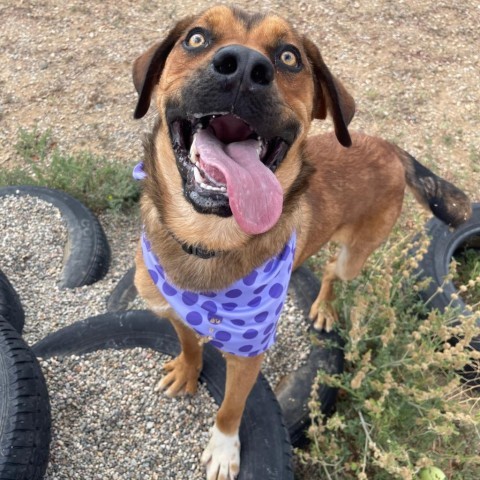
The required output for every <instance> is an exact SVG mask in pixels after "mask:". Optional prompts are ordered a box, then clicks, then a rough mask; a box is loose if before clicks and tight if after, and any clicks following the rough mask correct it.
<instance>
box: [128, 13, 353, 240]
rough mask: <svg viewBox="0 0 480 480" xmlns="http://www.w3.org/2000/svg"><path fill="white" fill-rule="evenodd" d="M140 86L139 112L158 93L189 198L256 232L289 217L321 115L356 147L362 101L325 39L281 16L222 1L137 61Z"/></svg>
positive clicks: (168, 157) (209, 211)
mask: <svg viewBox="0 0 480 480" xmlns="http://www.w3.org/2000/svg"><path fill="white" fill-rule="evenodd" d="M134 83H135V86H136V88H137V91H138V92H139V100H138V104H137V108H136V111H135V117H136V118H140V117H142V116H143V115H145V114H146V112H147V110H148V108H149V105H150V100H151V98H152V96H153V94H154V93H155V95H156V105H157V108H158V111H159V113H160V116H161V121H162V127H161V128H162V130H163V135H164V137H163V139H164V140H165V141H166V142H168V150H169V151H170V152H173V154H171V155H168V154H167V155H165V157H166V158H163V157H162V159H161V161H162V162H170V163H171V165H169V166H166V167H165V168H166V170H165V172H166V173H165V175H170V174H176V175H177V176H178V175H179V176H180V178H181V185H182V189H183V196H184V199H185V200H184V201H186V202H189V203H190V204H191V205H192V206H193V208H194V210H195V211H196V212H197V213H198V214H200V215H204V214H213V215H215V216H217V217H220V218H224V219H229V221H230V222H231V217H232V214H233V218H234V220H235V224H236V225H237V226H238V228H239V229H240V230H241V231H242V232H244V233H245V234H248V235H255V234H261V233H264V232H266V231H268V230H270V229H271V228H272V227H273V226H274V225H275V224H276V223H277V221H278V219H279V218H280V216H281V214H282V209H283V202H284V198H285V197H286V194H287V193H288V191H289V188H290V187H291V186H292V185H293V183H294V182H295V179H296V178H297V176H298V175H299V174H300V171H301V168H302V158H301V157H302V151H301V149H302V146H303V141H304V139H305V136H306V134H307V131H308V128H309V126H310V122H311V121H312V119H313V118H325V117H326V115H327V111H329V112H330V113H331V115H332V117H333V121H334V125H335V131H336V134H337V138H338V140H339V141H340V142H341V143H342V144H343V145H344V146H349V145H350V136H349V134H348V130H347V125H348V123H349V122H350V120H351V118H352V116H353V113H354V102H353V99H352V98H351V97H350V95H349V94H348V93H347V92H346V91H345V89H344V88H343V86H342V85H341V84H340V83H339V82H338V81H337V80H336V79H335V78H334V77H333V76H332V75H331V73H330V72H329V70H328V69H327V67H326V66H325V64H324V63H323V60H322V57H321V55H320V53H319V51H318V49H317V48H316V47H315V45H314V44H313V43H311V42H310V41H309V40H308V39H306V38H304V37H302V36H300V35H299V34H297V33H296V32H295V31H294V30H293V28H292V27H291V26H290V25H289V23H288V22H286V21H285V20H283V19H282V18H279V17H277V16H272V15H266V16H264V15H248V14H246V13H245V12H243V11H240V10H237V9H235V8H229V7H225V6H219V7H213V8H211V9H209V10H207V11H205V12H204V13H203V14H201V15H199V16H197V17H192V18H187V19H184V20H182V21H180V22H179V23H178V24H177V25H176V26H175V27H174V28H173V30H172V31H171V32H170V33H169V35H168V36H167V38H166V39H165V40H163V41H162V42H160V43H158V44H156V45H154V46H153V47H152V48H150V49H149V50H148V51H147V52H145V53H144V54H143V55H142V56H141V57H139V58H138V59H137V60H136V62H135V65H134ZM167 136H168V139H167ZM165 148H166V147H165V146H164V147H163V152H166V150H165ZM173 164H175V166H176V171H174V170H173V169H172V165H173Z"/></svg>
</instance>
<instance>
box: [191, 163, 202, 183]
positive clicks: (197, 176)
mask: <svg viewBox="0 0 480 480" xmlns="http://www.w3.org/2000/svg"><path fill="white" fill-rule="evenodd" d="M193 175H194V177H195V181H196V182H197V183H200V184H201V183H203V177H202V174H201V173H200V170H199V168H198V167H197V166H196V165H195V166H194V167H193Z"/></svg>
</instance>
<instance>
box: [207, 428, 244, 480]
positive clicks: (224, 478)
mask: <svg viewBox="0 0 480 480" xmlns="http://www.w3.org/2000/svg"><path fill="white" fill-rule="evenodd" d="M201 462H202V465H205V466H206V468H207V480H235V478H237V475H238V472H239V471H240V439H239V437H238V432H237V433H236V434H234V435H225V434H224V433H222V432H221V431H220V430H219V429H218V428H217V426H216V425H215V426H214V427H213V429H212V436H211V437H210V441H209V442H208V445H207V448H206V449H205V450H204V452H203V454H202V459H201Z"/></svg>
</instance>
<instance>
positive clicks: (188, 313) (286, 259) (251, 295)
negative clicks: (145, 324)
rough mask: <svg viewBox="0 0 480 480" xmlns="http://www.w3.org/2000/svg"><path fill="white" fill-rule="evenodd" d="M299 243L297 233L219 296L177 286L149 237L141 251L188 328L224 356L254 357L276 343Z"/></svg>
mask: <svg viewBox="0 0 480 480" xmlns="http://www.w3.org/2000/svg"><path fill="white" fill-rule="evenodd" d="M295 242H296V235H295V233H294V234H293V235H292V237H291V238H290V240H289V241H288V243H287V244H286V245H285V247H284V248H283V250H282V251H281V252H280V253H279V254H278V255H277V256H275V257H273V258H272V259H270V260H268V261H267V262H265V263H264V264H263V265H261V266H260V267H258V268H255V269H254V270H252V271H251V272H250V273H249V274H248V275H247V276H246V277H244V278H241V279H240V280H237V281H236V282H234V283H232V284H231V285H230V286H229V287H228V288H225V289H223V290H219V291H215V292H190V291H187V290H182V289H180V288H178V287H176V286H175V285H173V284H172V283H171V282H170V281H169V280H168V278H167V275H166V274H165V271H164V270H163V268H162V266H161V265H160V263H159V261H158V259H157V257H156V255H155V254H154V253H153V252H152V250H151V246H150V242H149V241H148V240H147V238H146V236H145V233H144V234H143V235H142V251H143V260H144V262H145V265H146V266H147V269H148V272H149V274H150V276H151V278H152V280H153V282H154V283H155V285H156V286H157V288H158V290H159V291H160V293H161V294H162V295H163V297H164V298H165V300H167V301H168V303H169V304H170V306H171V307H172V308H173V309H174V310H175V312H176V313H177V314H178V315H179V317H180V318H181V319H182V320H183V321H184V322H185V324H186V325H188V326H189V327H190V328H193V329H194V330H195V331H196V332H197V333H198V334H199V335H200V336H202V337H206V338H208V339H209V341H210V343H211V344H212V345H214V346H215V347H217V348H218V349H220V350H222V351H223V352H226V353H232V354H234V355H240V356H244V357H254V356H256V355H258V354H260V353H262V352H265V351H266V350H267V349H268V348H270V347H271V346H272V345H273V344H274V342H275V339H276V338H275V337H276V328H277V324H278V320H279V318H280V313H281V311H282V308H283V303H284V301H285V296H286V294H287V290H288V284H289V282H290V276H291V273H292V265H293V258H294V255H295ZM206 261H208V260H206Z"/></svg>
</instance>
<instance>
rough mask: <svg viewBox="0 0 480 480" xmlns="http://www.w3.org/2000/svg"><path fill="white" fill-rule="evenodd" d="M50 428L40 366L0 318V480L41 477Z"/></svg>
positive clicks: (47, 448)
mask: <svg viewBox="0 0 480 480" xmlns="http://www.w3.org/2000/svg"><path fill="white" fill-rule="evenodd" d="M50 425H51V419H50V403H49V400H48V392H47V387H46V385H45V379H44V377H43V374H42V371H41V369H40V365H39V364H38V361H37V359H36V358H35V355H34V354H33V353H32V351H31V350H30V349H29V347H28V346H27V344H26V343H25V342H24V341H23V340H22V338H21V337H20V335H19V334H18V333H17V332H16V331H15V330H14V328H13V327H12V326H11V325H10V323H9V322H7V320H6V319H5V318H3V317H2V316H1V315H0V480H41V479H42V478H43V476H44V474H45V470H46V468H47V464H48V453H49V448H50Z"/></svg>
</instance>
